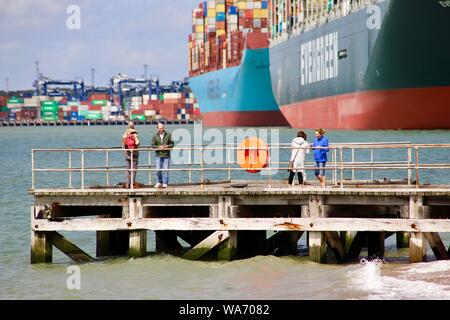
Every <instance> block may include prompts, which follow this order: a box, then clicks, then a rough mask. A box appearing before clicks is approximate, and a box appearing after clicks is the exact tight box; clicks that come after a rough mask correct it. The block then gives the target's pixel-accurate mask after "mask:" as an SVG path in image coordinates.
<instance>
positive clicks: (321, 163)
mask: <svg viewBox="0 0 450 320" xmlns="http://www.w3.org/2000/svg"><path fill="white" fill-rule="evenodd" d="M315 135H316V138H315V139H314V143H313V144H312V146H311V147H313V148H314V147H316V149H313V150H314V160H315V161H316V168H317V169H316V170H315V174H316V177H317V179H319V181H320V186H321V187H323V188H324V187H325V183H326V176H325V165H326V163H327V161H328V158H327V153H328V151H329V149H328V138H326V137H325V136H324V135H325V130H323V129H317V130H316V131H315Z"/></svg>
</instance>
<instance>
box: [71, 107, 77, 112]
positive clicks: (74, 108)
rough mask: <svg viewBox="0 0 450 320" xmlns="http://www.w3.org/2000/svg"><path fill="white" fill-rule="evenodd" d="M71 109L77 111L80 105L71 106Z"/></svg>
mask: <svg viewBox="0 0 450 320" xmlns="http://www.w3.org/2000/svg"><path fill="white" fill-rule="evenodd" d="M70 111H72V112H77V111H78V107H77V106H71V107H70Z"/></svg>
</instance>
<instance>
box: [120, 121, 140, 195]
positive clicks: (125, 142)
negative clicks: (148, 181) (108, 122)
mask: <svg viewBox="0 0 450 320" xmlns="http://www.w3.org/2000/svg"><path fill="white" fill-rule="evenodd" d="M139 145H140V141H139V134H138V132H137V131H136V128H135V126H134V122H133V121H130V122H128V128H127V129H126V130H125V132H124V134H123V136H122V148H123V149H125V160H126V162H127V182H126V188H130V186H131V183H133V184H135V183H136V173H137V172H136V171H133V181H131V172H132V169H134V170H136V169H137V166H138V163H139V151H138V150H137V149H138V148H139ZM131 150H133V151H131Z"/></svg>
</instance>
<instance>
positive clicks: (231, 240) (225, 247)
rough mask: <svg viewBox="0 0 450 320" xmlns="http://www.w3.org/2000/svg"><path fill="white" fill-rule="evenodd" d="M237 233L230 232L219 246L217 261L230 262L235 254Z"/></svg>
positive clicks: (234, 257)
mask: <svg viewBox="0 0 450 320" xmlns="http://www.w3.org/2000/svg"><path fill="white" fill-rule="evenodd" d="M237 245H238V243H237V231H230V232H229V236H228V238H227V239H226V240H225V241H224V242H222V243H221V244H219V248H218V251H217V260H224V261H232V260H234V259H236V253H237Z"/></svg>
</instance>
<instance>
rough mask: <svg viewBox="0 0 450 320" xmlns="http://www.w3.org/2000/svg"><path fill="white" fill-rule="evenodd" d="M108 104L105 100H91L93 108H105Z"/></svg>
mask: <svg viewBox="0 0 450 320" xmlns="http://www.w3.org/2000/svg"><path fill="white" fill-rule="evenodd" d="M107 104H108V101H107V100H92V101H91V105H93V106H106V105H107Z"/></svg>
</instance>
